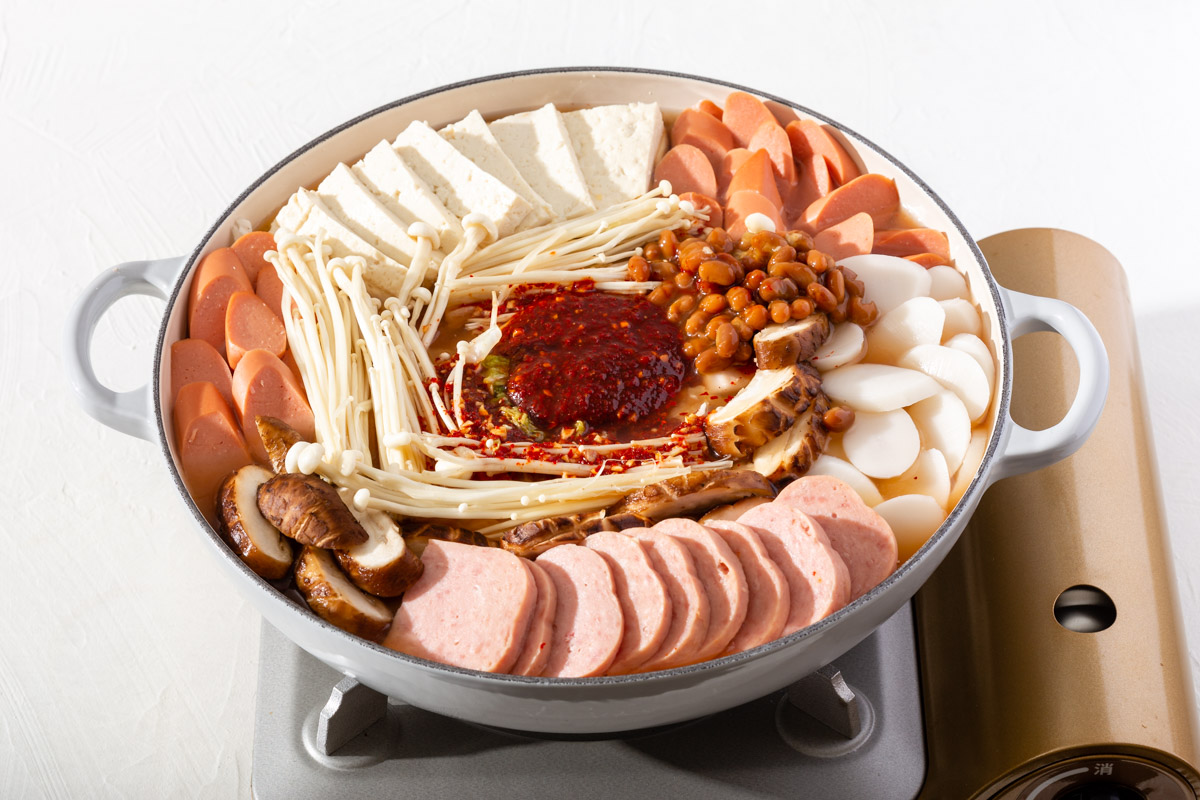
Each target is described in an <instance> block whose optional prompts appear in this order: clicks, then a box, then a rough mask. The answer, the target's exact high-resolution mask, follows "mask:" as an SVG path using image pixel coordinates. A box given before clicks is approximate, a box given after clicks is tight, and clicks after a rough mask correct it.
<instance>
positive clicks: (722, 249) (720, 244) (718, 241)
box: [705, 228, 736, 253]
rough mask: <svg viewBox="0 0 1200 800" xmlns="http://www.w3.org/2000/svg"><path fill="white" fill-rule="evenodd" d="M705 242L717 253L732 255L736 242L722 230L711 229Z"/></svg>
mask: <svg viewBox="0 0 1200 800" xmlns="http://www.w3.org/2000/svg"><path fill="white" fill-rule="evenodd" d="M705 241H707V242H708V244H709V245H710V246H711V247H712V249H713V250H716V251H717V252H718V253H732V252H733V248H734V246H735V245H736V242H734V241H733V237H732V236H730V235H729V233H728V232H727V231H726V230H725V229H724V228H713V229H712V230H711V231H709V232H708V236H707V237H705Z"/></svg>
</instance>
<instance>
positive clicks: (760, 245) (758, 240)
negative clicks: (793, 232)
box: [750, 231, 787, 257]
mask: <svg viewBox="0 0 1200 800" xmlns="http://www.w3.org/2000/svg"><path fill="white" fill-rule="evenodd" d="M786 244H787V239H784V238H783V237H782V236H780V235H779V234H778V233H775V232H774V231H759V232H758V233H755V234H752V235H751V237H750V246H751V247H754V248H757V249H759V250H762V251H764V252H765V253H766V254H767V255H768V257H769V256H770V255H771V254H772V253H774V252H775V251H776V250H778V249H779V248H780V247H783V246H784V245H786Z"/></svg>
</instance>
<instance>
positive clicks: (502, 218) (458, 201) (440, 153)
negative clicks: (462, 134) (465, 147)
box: [392, 121, 533, 236]
mask: <svg viewBox="0 0 1200 800" xmlns="http://www.w3.org/2000/svg"><path fill="white" fill-rule="evenodd" d="M392 144H393V146H394V147H395V148H396V152H397V153H398V154H399V156H400V158H402V159H403V160H404V163H406V164H408V166H410V167H412V171H413V172H415V173H416V174H417V176H418V177H419V178H421V180H423V181H425V183H427V184H429V188H430V189H432V190H433V193H434V194H436V195H437V196H438V199H439V200H441V201H442V203H443V204H444V205H445V206H446V208H447V209H449V210H450V213H452V214H454V215H455V216H457V217H458V218H459V219H462V218H463V217H465V216H467V214H470V213H471V212H477V213H480V214H483V215H484V216H486V217H487V218H488V219H490V220H492V222H493V223H495V225H496V229H497V231H498V233H499V235H500V236H507V235H508V234H510V233H512V232H513V231H515V230H516V229H517V226H519V225H520V224H521V222H522V220H524V219H525V217H527V216H529V213H530V212H531V211H533V206H531V205H529V202H528V201H527V200H525V198H524V197H521V195H519V194H517V193H516V192H514V191H513V190H512V189H510V188H508V187H507V186H505V185H504V184H503V183H502V182H501V181H500V180H499V179H497V178H493V177H492V176H491V175H489V174H488V173H486V172H484V171H483V170H482V169H480V168H479V167H477V166H475V164H474V163H473V162H472V161H471V159H469V158H467V157H466V156H464V155H463V154H462V153H460V152H458V151H457V150H455V149H454V147H453V146H452V145H451V144H450V143H449V142H447V141H446V140H445V139H443V138H442V137H440V136H438V135H437V132H436V131H435V130H434V129H433V128H431V127H429V125H427V124H426V123H424V122H420V121H416V122H413V123H412V124H410V125H409V126H408V127H407V128H405V129H404V132H403V133H401V134H400V135H399V136H397V137H396V141H395V142H393V143H392Z"/></svg>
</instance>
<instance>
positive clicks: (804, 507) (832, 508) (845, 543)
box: [775, 475, 897, 600]
mask: <svg viewBox="0 0 1200 800" xmlns="http://www.w3.org/2000/svg"><path fill="white" fill-rule="evenodd" d="M775 502H777V503H784V504H787V505H790V506H793V507H795V508H797V509H799V510H800V511H803V512H804V513H805V514H808V515H809V516H810V517H812V518H813V519H815V520H816V521H817V523H818V524H819V525H820V526H821V529H822V530H824V531H825V534H826V535H827V536H828V537H829V543H830V544H832V545H833V549H834V550H836V551H837V552H838V555H840V556H841V557H842V560H843V561H844V562H845V563H846V568H847V569H848V570H849V571H850V599H851V600H856V599H858V598H859V597H862V596H863V595H864V594H866V593H867V592H869V591H870V590H871V589H872V588H873V587H874V586H875V585H876V584H878V583H879V582H880V581H882V580H883V579H884V578H886V577H887V576H888V575H891V574H892V571H893V570H895V569H896V558H897V546H896V537H895V535H894V534H893V533H892V529H891V528H890V527H889V526H888V524H887V522H886V521H885V520H884V519H883V517H881V516H879V514H877V513H875V511H874V510H872V509H871V507H870V506H868V505H867V504H866V503H864V502H863V500H862V498H861V497H859V496H858V493H857V492H855V491H854V490H853V489H851V488H850V486H849V485H848V484H846V483H845V482H843V481H840V480H838V479H837V478H834V477H830V476H828V475H806V476H805V477H803V478H800V479H798V480H795V481H793V482H792V483H791V484H789V485H788V486H787V487H786V488H785V489H784V490H783V491H782V492H780V493H779V497H777V498H776V499H775Z"/></svg>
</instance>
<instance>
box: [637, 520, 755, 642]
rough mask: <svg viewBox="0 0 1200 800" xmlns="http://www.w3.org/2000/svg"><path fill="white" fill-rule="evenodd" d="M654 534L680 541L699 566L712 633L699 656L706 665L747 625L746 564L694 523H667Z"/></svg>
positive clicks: (697, 568)
mask: <svg viewBox="0 0 1200 800" xmlns="http://www.w3.org/2000/svg"><path fill="white" fill-rule="evenodd" d="M651 530H653V531H655V532H656V533H662V534H665V535H667V536H673V537H675V538H676V539H679V540H680V541H682V542H683V544H684V545H685V546H686V547H687V549H688V552H690V553H691V554H692V560H694V561H695V562H696V575H697V576H698V577H699V578H700V583H701V584H702V585H703V586H704V591H705V593H706V594H707V595H708V608H709V614H710V616H709V621H708V633H707V634H705V637H704V643H703V644H702V645H701V646H700V651H699V652H698V653H697V654H696V659H697V660H698V661H706V660H708V659H710V658H713V657H715V656H717V655H720V654H721V653H722V652H724V651H725V648H726V647H728V646H729V642H730V641H732V640H733V637H734V636H735V635H736V634H737V632H738V630H739V629H741V627H742V623H743V622H745V621H746V607H747V605H748V603H749V600H750V588H749V585H748V584H747V583H746V573H745V572H744V571H743V570H742V562H740V561H739V560H738V557H737V556H736V555H734V552H733V550H732V549H730V547H729V545H728V544H727V543H726V542H725V540H724V539H722V538H721V537H720V536H718V535H717V534H715V533H713V532H712V531H711V530H709V529H708V528H706V527H704V526H703V525H701V524H700V523H698V522H693V521H692V520H690V519H682V518H675V519H664V520H663V521H662V522H659V523H658V524H657V525H655V526H654V527H653V528H652V529H651Z"/></svg>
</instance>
